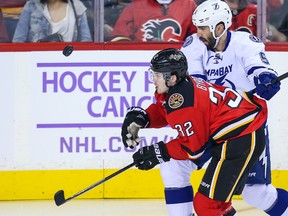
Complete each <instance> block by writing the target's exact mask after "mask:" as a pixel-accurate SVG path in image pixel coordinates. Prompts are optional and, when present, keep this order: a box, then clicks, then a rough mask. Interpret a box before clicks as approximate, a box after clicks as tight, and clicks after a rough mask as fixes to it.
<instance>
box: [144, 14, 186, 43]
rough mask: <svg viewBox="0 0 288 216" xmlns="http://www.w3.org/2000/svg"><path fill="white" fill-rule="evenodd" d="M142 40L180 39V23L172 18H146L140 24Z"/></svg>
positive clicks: (167, 40)
mask: <svg viewBox="0 0 288 216" xmlns="http://www.w3.org/2000/svg"><path fill="white" fill-rule="evenodd" d="M141 31H143V32H144V34H143V41H166V42H179V41H181V38H180V36H181V32H182V28H181V25H180V24H179V23H178V22H177V21H175V20H173V19H164V20H158V19H157V20H148V21H147V22H146V23H144V24H143V25H142V29H141Z"/></svg>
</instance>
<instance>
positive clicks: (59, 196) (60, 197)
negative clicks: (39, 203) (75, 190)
mask: <svg viewBox="0 0 288 216" xmlns="http://www.w3.org/2000/svg"><path fill="white" fill-rule="evenodd" d="M54 201H55V204H56V205H57V206H60V205H62V204H64V203H65V202H66V200H65V197H64V191H63V190H59V191H57V192H56V193H55V195H54Z"/></svg>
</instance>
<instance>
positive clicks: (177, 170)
mask: <svg viewBox="0 0 288 216" xmlns="http://www.w3.org/2000/svg"><path fill="white" fill-rule="evenodd" d="M189 166H190V165H189V164H188V162H187V161H173V160H172V161H169V162H167V163H162V164H161V165H160V172H161V177H162V181H163V183H164V186H165V188H167V187H168V188H173V187H175V188H181V187H186V186H189V185H191V183H190V175H191V172H192V171H193V170H192V169H191V168H190V167H189ZM188 167H189V168H188Z"/></svg>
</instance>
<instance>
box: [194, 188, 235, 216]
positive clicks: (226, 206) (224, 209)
mask: <svg viewBox="0 0 288 216" xmlns="http://www.w3.org/2000/svg"><path fill="white" fill-rule="evenodd" d="M194 209H195V212H196V213H197V215H198V216H206V215H234V214H235V213H236V211H235V209H234V208H233V207H232V205H231V202H221V201H217V200H213V199H210V198H208V197H206V196H204V195H203V194H201V193H199V192H197V193H196V195H195V198H194Z"/></svg>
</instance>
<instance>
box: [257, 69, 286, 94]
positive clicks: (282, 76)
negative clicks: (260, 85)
mask: <svg viewBox="0 0 288 216" xmlns="http://www.w3.org/2000/svg"><path fill="white" fill-rule="evenodd" d="M287 77H288V72H286V73H284V74H282V75H280V76H279V77H277V78H275V79H273V80H272V81H271V82H270V83H267V84H265V85H266V86H268V85H272V84H274V83H276V82H278V81H281V80H283V79H286V78H287ZM254 93H256V88H255V89H253V90H252V94H254Z"/></svg>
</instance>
